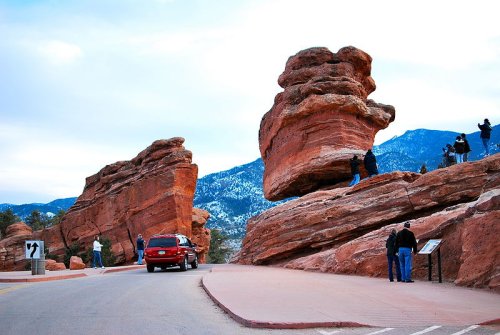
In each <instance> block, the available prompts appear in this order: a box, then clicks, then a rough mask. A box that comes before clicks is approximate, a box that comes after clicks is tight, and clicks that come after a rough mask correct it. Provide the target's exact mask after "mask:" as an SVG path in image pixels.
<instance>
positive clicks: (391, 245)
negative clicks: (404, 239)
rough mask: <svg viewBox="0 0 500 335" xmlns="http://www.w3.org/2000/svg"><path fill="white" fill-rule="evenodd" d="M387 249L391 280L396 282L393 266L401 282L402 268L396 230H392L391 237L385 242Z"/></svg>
mask: <svg viewBox="0 0 500 335" xmlns="http://www.w3.org/2000/svg"><path fill="white" fill-rule="evenodd" d="M385 247H386V248H387V265H388V268H389V280H390V281H394V275H393V274H392V264H393V263H394V266H395V267H396V278H397V280H398V281H401V268H400V265H399V258H398V255H397V250H396V229H393V230H391V235H389V237H388V238H387V241H385Z"/></svg>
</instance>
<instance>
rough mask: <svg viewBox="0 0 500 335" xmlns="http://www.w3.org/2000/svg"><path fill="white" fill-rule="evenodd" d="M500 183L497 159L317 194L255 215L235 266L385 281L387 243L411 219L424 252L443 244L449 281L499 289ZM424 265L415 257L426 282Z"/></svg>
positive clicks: (386, 176) (372, 180) (400, 174)
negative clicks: (271, 266)
mask: <svg viewBox="0 0 500 335" xmlns="http://www.w3.org/2000/svg"><path fill="white" fill-rule="evenodd" d="M499 186H500V155H498V154H497V155H495V156H491V157H488V158H486V159H483V160H481V161H477V162H468V163H463V164H458V165H454V166H452V167H449V168H446V169H438V170H435V171H433V172H430V173H427V174H424V175H419V174H414V173H403V172H394V173H390V174H384V175H378V176H376V177H373V178H370V179H365V180H362V181H361V183H359V184H358V185H356V186H355V187H352V188H338V189H333V190H323V191H317V192H313V193H310V194H308V195H306V196H303V197H301V198H298V199H295V200H292V201H289V202H287V203H284V204H282V205H279V206H277V207H274V208H271V209H269V210H267V211H266V212H264V213H262V214H260V215H258V216H256V217H253V218H251V219H250V220H249V221H248V226H247V234H246V236H245V239H244V240H243V245H242V249H241V251H240V253H239V255H237V258H236V261H237V262H238V263H241V264H274V265H279V266H284V267H289V268H296V269H306V270H317V271H323V272H335V273H354V274H359V275H370V276H381V277H384V276H386V275H387V274H386V271H387V270H386V266H387V265H386V264H387V263H386V259H385V252H386V250H385V240H386V239H387V237H388V235H389V232H390V229H391V228H394V227H401V226H402V223H404V222H406V221H408V220H409V221H410V222H411V224H412V230H413V231H414V232H415V234H416V237H417V239H420V242H419V248H421V247H422V246H423V244H424V243H425V242H426V241H427V240H429V239H431V238H439V239H442V240H443V243H442V257H443V260H442V263H443V275H444V278H445V280H450V281H454V282H455V283H456V284H458V285H467V286H477V287H484V286H487V287H490V288H492V289H495V290H500V263H499V262H500V259H499V258H498V254H499V252H500V242H499V240H498V234H499V233H500V226H499V225H498V222H500V206H499V204H500V187H499ZM426 262H427V257H426V256H422V255H420V256H417V257H416V263H415V271H414V274H415V277H416V278H422V279H425V278H427V272H426V271H427V269H426V268H425V265H426V264H427V263H426ZM435 278H436V276H435Z"/></svg>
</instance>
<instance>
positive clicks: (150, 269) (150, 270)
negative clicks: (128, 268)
mask: <svg viewBox="0 0 500 335" xmlns="http://www.w3.org/2000/svg"><path fill="white" fill-rule="evenodd" d="M146 268H147V269H148V272H154V271H155V267H154V266H153V265H149V264H148V265H146Z"/></svg>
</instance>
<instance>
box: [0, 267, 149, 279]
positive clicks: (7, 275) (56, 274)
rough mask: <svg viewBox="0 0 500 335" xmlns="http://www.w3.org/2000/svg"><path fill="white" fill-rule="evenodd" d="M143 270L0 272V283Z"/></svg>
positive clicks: (128, 268) (122, 268) (87, 269)
mask: <svg viewBox="0 0 500 335" xmlns="http://www.w3.org/2000/svg"><path fill="white" fill-rule="evenodd" d="M141 268H145V265H129V266H116V267H109V268H105V269H101V268H97V269H93V268H85V269H83V270H60V271H48V270H45V274H44V275H32V274H31V271H8V272H0V283H32V282H41V281H52V280H63V279H71V278H79V277H88V276H97V275H102V274H106V273H112V272H118V271H128V270H135V269H141Z"/></svg>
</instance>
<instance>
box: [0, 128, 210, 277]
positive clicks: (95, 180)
mask: <svg viewBox="0 0 500 335" xmlns="http://www.w3.org/2000/svg"><path fill="white" fill-rule="evenodd" d="M183 142H184V139H183V138H180V137H177V138H172V139H169V140H159V141H155V142H154V143H153V144H152V145H151V146H149V147H148V148H147V149H145V150H143V151H142V152H141V153H139V154H138V155H137V157H135V158H134V159H132V160H130V161H121V162H117V163H114V164H111V165H108V166H106V167H104V168H103V169H102V170H101V171H99V172H98V173H97V174H95V175H93V176H91V177H88V178H87V180H86V185H85V188H84V190H83V193H82V194H81V195H80V196H79V197H78V199H77V200H76V202H75V204H74V205H73V206H72V207H71V208H70V209H69V211H68V212H67V213H66V215H65V216H64V217H63V219H62V221H61V223H60V224H58V225H56V226H53V227H50V228H48V229H44V230H41V231H36V232H33V233H32V232H31V230H30V229H29V227H27V226H26V225H24V224H22V223H20V224H16V225H12V226H10V227H9V229H10V230H8V235H7V238H6V239H3V240H1V241H0V269H2V270H13V269H15V270H19V269H21V268H23V267H24V263H25V262H24V249H23V248H24V240H26V239H33V240H43V241H44V242H45V246H46V247H47V248H48V249H49V253H50V254H52V255H55V256H56V257H58V258H60V259H62V258H63V257H64V254H65V252H66V250H67V248H68V247H70V246H72V245H78V246H79V248H80V251H81V252H85V251H86V250H87V249H88V248H91V246H92V243H93V240H94V236H95V235H101V236H102V237H103V238H107V239H109V240H110V241H111V251H112V252H113V254H114V256H115V258H116V264H124V263H131V262H133V261H134V260H135V259H136V256H135V254H136V237H137V235H138V234H139V233H141V234H142V235H143V236H144V238H145V239H148V238H149V237H150V236H152V235H154V234H159V233H181V234H184V235H186V236H188V237H190V238H191V239H192V240H194V241H197V242H196V243H198V244H199V249H200V250H201V251H200V252H201V254H200V259H205V252H206V251H207V250H208V246H209V243H210V242H209V241H210V240H209V239H210V234H209V232H208V230H207V229H205V228H204V227H203V225H204V224H205V222H206V220H205V222H203V220H202V219H196V222H194V224H193V197H194V192H195V187H196V180H197V174H198V168H197V166H196V165H195V164H192V162H191V158H192V154H191V152H190V151H188V150H186V149H185V148H184V146H183ZM195 213H197V215H200V217H202V218H203V217H208V215H209V214H208V212H207V213H203V214H202V215H201V214H198V211H195ZM193 225H194V227H195V229H193ZM26 228H28V229H26ZM12 231H16V232H17V231H18V232H17V233H13V232H12ZM9 232H10V235H9ZM197 234H199V236H198V235H197ZM12 235H13V236H12Z"/></svg>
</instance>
